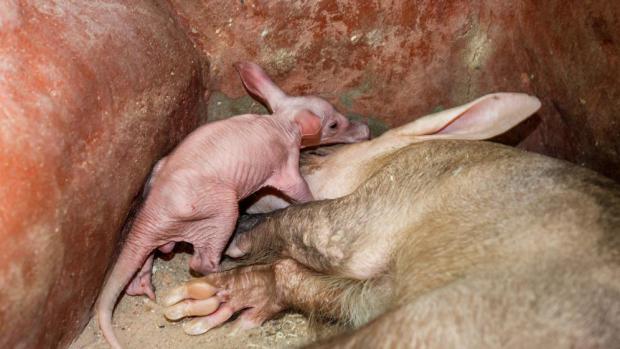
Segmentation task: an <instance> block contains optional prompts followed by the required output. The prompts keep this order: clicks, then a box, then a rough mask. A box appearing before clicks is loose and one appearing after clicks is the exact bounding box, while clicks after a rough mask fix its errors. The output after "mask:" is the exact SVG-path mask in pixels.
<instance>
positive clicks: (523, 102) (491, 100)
mask: <svg viewBox="0 0 620 349" xmlns="http://www.w3.org/2000/svg"><path fill="white" fill-rule="evenodd" d="M540 105H541V104H540V100H538V98H536V97H534V96H529V95H527V94H524V93H493V94H489V95H486V96H483V97H480V98H478V99H477V100H475V101H473V102H471V103H468V104H465V105H462V106H459V107H455V108H452V109H448V110H444V111H441V112H439V113H435V114H431V115H428V116H424V117H421V118H419V119H417V120H415V121H414V122H412V123H410V124H408V125H405V126H403V127H401V128H400V129H398V133H399V134H401V135H406V136H415V137H416V139H420V140H429V139H470V140H481V139H488V138H492V137H494V136H497V135H499V134H502V133H504V132H506V131H508V130H510V129H511V128H513V127H514V126H516V125H517V124H519V123H520V122H521V121H523V120H525V119H527V118H528V117H530V116H531V115H532V114H534V113H535V112H536V111H537V110H538V109H539V108H540Z"/></svg>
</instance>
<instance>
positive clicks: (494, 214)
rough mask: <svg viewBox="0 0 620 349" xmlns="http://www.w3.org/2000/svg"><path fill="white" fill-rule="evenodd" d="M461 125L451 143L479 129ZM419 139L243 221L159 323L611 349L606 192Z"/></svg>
mask: <svg viewBox="0 0 620 349" xmlns="http://www.w3.org/2000/svg"><path fill="white" fill-rule="evenodd" d="M500 98H501V97H500ZM521 102H523V100H521V101H520V102H519V103H517V104H518V105H522V104H521ZM512 107H514V105H513V106H512ZM483 109H485V108H483ZM530 109H531V108H525V109H524V110H530ZM534 110H536V108H533V110H531V112H533V111H534ZM479 111H480V110H478V112H479ZM466 114H467V113H466ZM477 114H478V113H477V112H474V115H465V116H467V117H472V118H471V119H470V122H468V125H466V126H465V127H464V128H463V129H462V130H463V131H464V133H451V134H452V135H453V136H455V138H458V137H463V136H464V135H465V134H467V135H472V134H474V132H473V129H474V128H475V127H474V126H476V125H479V124H480V123H483V124H487V125H488V122H489V121H488V120H485V118H480V117H479V115H477ZM426 121H432V120H426ZM450 125H453V126H457V125H454V121H452V123H451V124H450ZM418 126H420V124H418ZM461 126H462V125H461ZM492 128H494V127H492ZM405 129H406V130H407V133H409V135H410V136H411V135H412V134H411V133H415V132H417V131H416V128H415V127H411V128H407V127H406V128H405ZM405 129H401V130H398V133H400V134H405V132H404V131H405ZM441 130H444V131H445V130H446V129H445V128H441ZM448 132H453V130H452V131H448ZM446 134H447V133H444V134H443V135H446ZM390 137H391V136H390ZM425 137H429V138H431V139H432V138H433V137H431V136H430V133H426V136H425ZM440 138H444V137H440ZM431 139H429V140H428V141H424V142H411V144H410V145H405V146H402V147H401V146H396V145H394V147H393V148H392V149H391V150H388V147H381V146H377V148H382V149H376V150H377V152H376V154H375V155H376V156H374V157H372V159H366V161H363V162H355V164H356V166H354V167H355V169H353V170H350V171H344V170H336V171H332V172H331V175H332V176H334V175H335V174H336V173H337V174H341V175H345V174H346V175H347V176H350V174H355V176H354V179H355V180H354V182H355V183H359V185H356V184H353V185H352V186H351V187H353V189H352V191H351V192H350V193H345V194H348V195H345V196H342V197H339V198H335V199H330V200H323V201H318V202H310V203H306V204H303V205H297V206H292V207H289V208H287V209H284V210H280V211H276V212H274V213H270V214H265V215H263V216H261V217H258V218H254V219H253V221H245V222H243V224H241V226H242V227H244V228H246V229H249V231H247V232H245V233H239V234H238V235H236V237H235V240H234V242H233V245H232V246H231V249H229V251H228V254H229V255H232V256H234V257H243V258H241V259H237V260H231V261H228V262H227V263H225V265H224V266H223V270H224V269H230V268H234V269H232V270H228V271H223V272H221V273H218V274H212V275H210V276H208V277H207V278H201V279H195V280H192V281H191V282H189V283H187V284H184V285H181V286H179V287H178V288H177V289H175V290H173V291H172V292H171V293H170V294H169V295H168V296H167V297H165V298H164V304H165V305H167V306H168V308H166V311H165V315H166V316H167V317H168V318H170V319H180V318H183V317H193V319H192V320H191V321H189V322H187V323H186V324H185V331H186V332H187V333H189V334H199V333H204V332H206V331H208V330H209V329H211V328H213V327H215V326H217V325H219V324H221V323H222V322H223V321H225V320H226V319H227V318H228V317H227V316H226V315H227V314H233V313H235V312H239V311H241V315H240V317H239V320H237V321H239V322H238V326H239V327H242V328H246V327H250V326H256V325H260V324H261V323H262V322H263V321H265V320H266V319H269V318H271V317H272V316H274V315H275V314H276V313H278V312H280V311H282V310H285V309H294V310H297V311H301V312H304V313H306V314H313V315H314V316H318V317H322V318H325V319H331V320H336V321H338V322H340V323H342V324H344V325H347V326H349V327H350V328H351V329H352V330H351V331H346V332H344V333H343V334H341V335H339V336H337V337H335V338H330V339H327V340H325V341H324V342H320V343H315V344H313V346H314V347H325V348H333V347H338V348H358V347H367V348H392V347H416V348H417V347H433V348H444V347H453V348H496V347H507V348H521V347H527V348H538V347H540V348H568V347H587V348H595V347H597V348H613V347H616V346H617V344H618V343H619V342H620V281H619V280H620V186H619V185H618V184H616V183H614V182H613V181H611V180H608V179H606V178H604V177H601V176H599V175H597V174H595V173H593V172H591V171H588V170H585V169H583V168H580V167H577V166H575V165H572V164H569V163H566V162H563V161H559V160H555V159H551V158H547V157H544V156H541V155H537V154H533V153H527V152H523V151H519V150H516V149H513V148H510V147H506V146H502V145H498V144H493V143H487V142H477V141H464V140H447V139H436V140H431ZM370 143H372V142H367V143H365V144H370ZM359 146H361V144H360V145H354V146H351V147H349V146H342V147H339V148H337V149H335V150H334V151H332V152H325V153H323V154H322V156H319V155H313V157H315V158H316V159H320V160H317V161H316V162H314V164H313V165H314V166H320V165H318V164H319V163H320V164H323V165H326V164H329V163H330V161H331V160H332V159H340V160H342V158H341V155H342V154H347V153H348V151H347V149H349V150H350V149H354V148H359ZM312 162H313V161H311V162H310V163H312ZM351 163H353V161H352V162H351ZM323 170H324V168H318V169H316V168H315V169H314V170H312V169H307V171H308V172H307V173H308V174H311V173H321V172H322V171H323ZM306 178H307V177H306ZM349 178H350V177H349ZM332 179H333V180H334V181H336V182H338V180H342V181H345V180H347V178H340V177H332ZM351 187H349V188H351ZM332 189H334V188H332ZM320 190H322V189H320V188H319V190H318V192H320ZM346 191H347V190H344V192H346ZM327 193H334V191H326V192H324V194H325V195H327ZM316 196H318V195H316ZM244 265H245V266H244ZM248 265H249V266H248ZM206 287H210V291H209V292H205V293H203V294H196V292H194V289H196V288H202V289H204V288H206ZM218 294H220V295H225V297H221V298H218V297H217V296H216V295H218ZM204 303H209V304H210V308H209V309H204V308H203V309H201V308H200V306H197V305H200V304H204ZM212 309H213V310H214V311H213V310H212ZM221 309H224V310H225V311H226V313H225V314H223V313H220V310H221ZM244 309H247V310H244ZM353 329H354V330H353ZM481 334H483V335H481Z"/></svg>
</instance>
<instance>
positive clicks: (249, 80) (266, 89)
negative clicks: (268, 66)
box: [234, 62, 287, 112]
mask: <svg viewBox="0 0 620 349" xmlns="http://www.w3.org/2000/svg"><path fill="white" fill-rule="evenodd" d="M234 66H235V69H237V72H238V73H239V77H241V81H243V85H244V86H245V88H246V89H248V91H249V92H250V93H251V94H252V95H254V96H256V97H258V98H259V99H261V102H263V103H265V104H266V105H267V107H268V108H269V109H270V110H271V111H272V112H275V110H276V109H277V108H278V105H280V104H281V103H282V101H283V100H284V99H286V97H287V96H286V94H285V93H284V92H283V91H282V90H281V89H280V88H279V87H278V86H277V85H276V84H275V83H274V82H273V81H271V79H270V78H269V76H268V75H267V73H265V71H264V70H263V69H262V68H261V67H259V66H258V64H255V63H252V62H237V63H235V64H234Z"/></svg>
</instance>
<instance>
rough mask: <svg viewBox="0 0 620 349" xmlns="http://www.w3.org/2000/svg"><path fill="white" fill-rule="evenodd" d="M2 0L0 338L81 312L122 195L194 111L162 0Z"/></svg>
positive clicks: (54, 343) (3, 341) (68, 334)
mask: <svg viewBox="0 0 620 349" xmlns="http://www.w3.org/2000/svg"><path fill="white" fill-rule="evenodd" d="M127 3H129V2H126V1H121V0H93V1H79V2H71V1H49V0H41V1H17V0H15V1H14V0H8V1H3V2H0V241H2V246H3V247H2V253H1V254H0V347H1V348H16V347H22V348H45V347H63V346H65V345H67V344H68V343H69V342H70V341H71V340H72V339H73V337H74V336H75V335H76V334H77V333H78V331H79V330H80V329H81V328H82V327H83V326H84V325H85V324H86V322H87V320H88V315H89V309H90V307H91V306H92V304H93V302H94V300H95V297H96V295H97V292H98V290H99V288H100V287H101V285H102V283H103V278H104V274H105V270H106V267H107V266H108V263H109V261H110V260H111V259H112V258H111V257H112V252H113V249H114V247H115V245H116V242H117V241H118V236H119V232H120V228H121V226H122V224H123V222H124V220H125V219H126V216H127V213H128V211H129V208H130V205H131V202H132V200H133V198H134V197H135V196H136V195H137V194H138V193H139V190H140V187H141V185H142V183H143V181H144V179H145V176H146V175H147V173H148V171H149V169H150V167H151V166H152V164H153V162H154V161H155V160H156V158H158V157H160V156H161V155H162V154H163V153H164V152H166V151H167V150H169V149H170V148H171V147H172V146H173V145H174V144H175V143H176V142H178V141H179V140H180V139H181V138H182V137H183V136H184V135H185V134H186V133H187V132H189V131H190V130H191V129H192V128H193V127H195V125H196V123H197V113H196V109H197V108H198V106H199V105H200V104H199V99H200V98H201V97H202V95H203V92H204V88H203V83H202V72H201V64H200V59H199V58H198V56H197V55H195V51H194V50H193V48H192V44H191V42H190V41H189V40H187V37H186V36H185V34H184V33H183V31H182V30H180V29H179V28H180V27H179V26H178V24H177V23H176V21H175V19H174V18H173V17H172V16H170V14H169V13H170V12H169V11H168V7H167V6H168V5H167V4H166V3H163V2H153V1H132V2H131V5H127Z"/></svg>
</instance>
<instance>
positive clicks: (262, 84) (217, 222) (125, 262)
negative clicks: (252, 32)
mask: <svg viewBox="0 0 620 349" xmlns="http://www.w3.org/2000/svg"><path fill="white" fill-rule="evenodd" d="M235 68H236V69H237V71H238V72H239V75H240V76H241V80H242V81H243V83H244V85H245V87H246V88H247V89H248V90H249V91H250V93H252V94H253V95H254V96H256V97H258V98H260V99H261V100H262V101H263V102H265V103H266V104H267V105H268V107H269V109H270V110H272V111H273V114H272V115H252V114H247V115H239V116H235V117H231V118H229V119H226V120H223V121H218V122H214V123H210V124H207V125H205V126H202V127H200V128H198V129H197V130H195V131H194V132H193V133H192V134H190V135H189V136H188V137H187V138H186V139H185V140H184V141H183V142H182V143H181V144H180V145H179V146H178V147H177V148H176V149H175V150H174V151H173V152H172V153H171V154H170V155H168V156H167V157H165V158H163V159H162V160H160V161H159V162H158V163H157V165H156V166H155V168H154V169H153V173H152V174H151V178H150V179H149V181H148V183H147V186H146V188H145V192H148V196H147V197H146V200H145V202H144V205H143V207H142V208H141V210H140V211H139V212H138V214H137V216H136V219H135V221H134V223H133V226H132V228H131V230H130V232H129V234H128V236H127V240H126V242H125V244H124V246H123V249H122V251H121V254H120V256H119V258H118V261H117V262H116V264H115V266H114V269H113V270H112V272H111V273H110V275H109V277H108V279H107V281H106V283H105V285H104V288H103V291H102V292H101V295H100V297H99V301H98V304H97V314H98V320H99V326H100V327H101V330H102V332H103V335H104V336H105V338H106V339H107V341H108V342H109V343H110V345H111V346H112V347H114V348H120V347H121V346H120V343H119V342H118V340H117V339H116V337H115V335H114V331H113V329H112V312H113V309H114V304H115V302H116V300H117V299H118V297H119V296H120V294H121V292H122V290H123V288H124V287H125V286H126V285H127V284H128V283H129V282H130V281H131V283H130V285H129V286H128V287H127V293H128V294H131V295H141V294H146V295H147V296H149V297H150V298H152V299H154V298H155V293H154V291H153V286H152V284H151V267H152V265H153V253H154V251H155V250H156V249H159V250H161V251H163V252H170V251H171V250H172V249H173V247H174V244H175V243H176V242H180V241H186V242H189V243H191V244H193V246H194V255H193V256H192V259H191V261H190V267H191V268H192V269H193V270H196V271H198V272H201V273H209V272H214V271H216V270H217V266H218V264H219V261H220V257H221V254H222V251H223V249H224V247H225V246H226V244H227V243H228V241H229V239H230V236H231V234H232V232H233V229H234V227H235V223H236V221H237V216H238V201H239V200H241V199H243V198H245V197H247V196H249V195H251V194H252V193H254V192H255V191H257V190H258V189H260V188H262V187H265V186H269V187H273V188H276V189H278V190H280V191H281V192H282V193H283V194H285V195H286V196H288V197H289V198H290V199H291V200H292V201H294V202H307V201H309V200H312V194H311V193H310V191H309V189H308V185H307V184H306V182H305V181H304V179H303V178H302V177H301V175H300V174H299V164H298V162H299V149H300V148H302V147H306V146H312V145H318V144H329V143H352V142H357V141H362V140H366V139H368V138H369V134H370V132H369V129H368V126H367V125H365V124H362V123H359V122H349V121H348V120H347V118H346V117H344V116H343V115H342V114H340V113H338V112H337V111H336V110H335V109H334V107H333V106H332V105H331V104H329V103H328V102H327V101H325V100H323V99H321V98H318V97H313V96H303V97H293V96H287V95H286V94H285V93H284V92H283V91H282V90H280V88H278V86H276V85H275V84H274V83H273V82H272V81H271V79H270V78H269V77H268V76H267V74H266V73H265V72H264V71H263V70H262V69H261V68H260V67H259V66H258V65H256V64H254V63H249V62H243V63H236V64H235ZM136 273H137V274H136ZM132 278H133V280H132Z"/></svg>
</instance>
